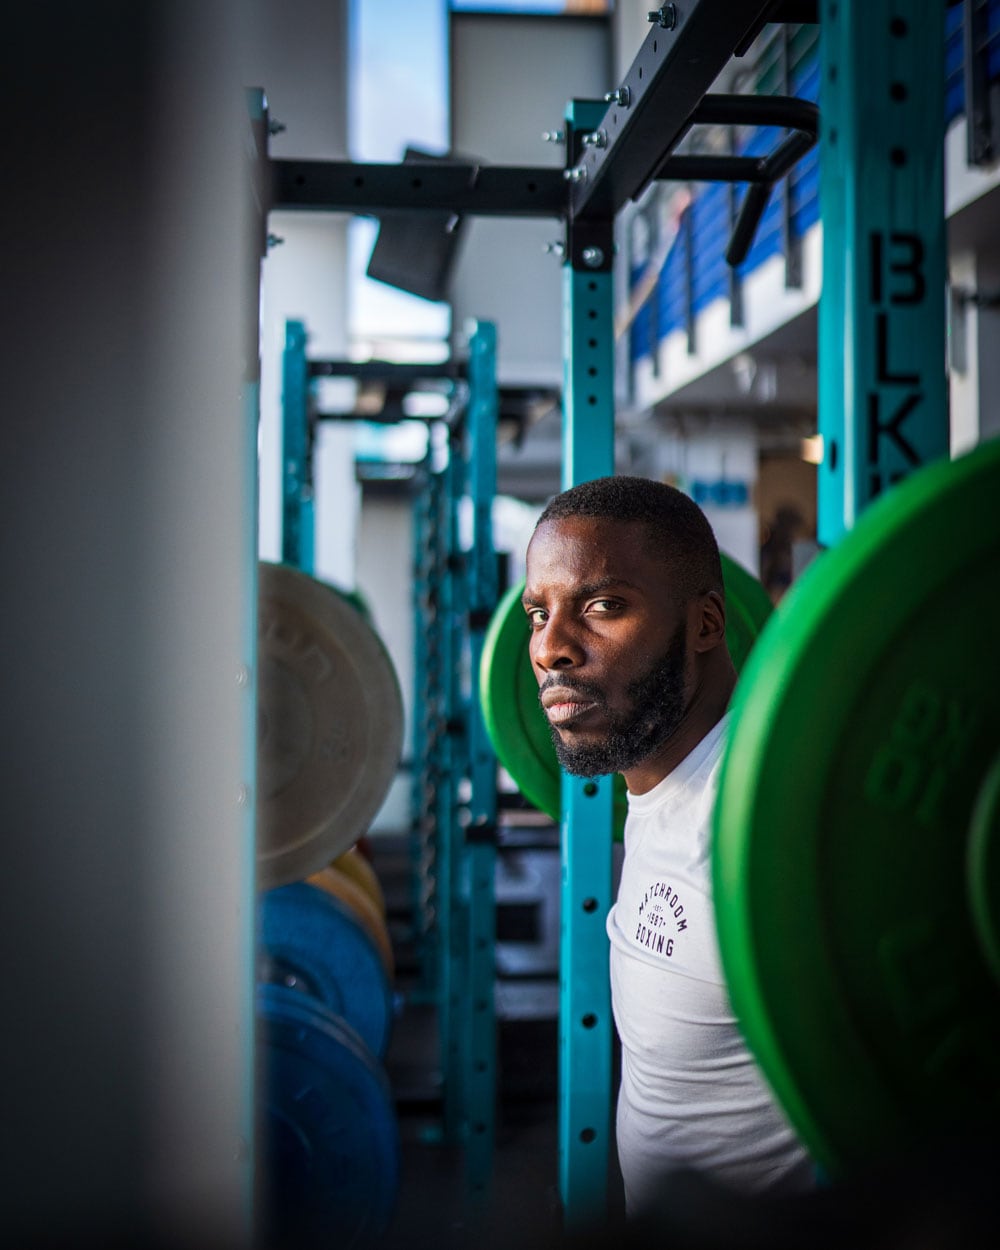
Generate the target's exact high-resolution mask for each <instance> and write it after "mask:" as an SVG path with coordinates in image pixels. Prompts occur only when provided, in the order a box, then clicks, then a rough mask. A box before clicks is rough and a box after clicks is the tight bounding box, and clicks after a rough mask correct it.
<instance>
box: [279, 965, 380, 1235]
mask: <svg viewBox="0 0 1000 1250" xmlns="http://www.w3.org/2000/svg"><path fill="white" fill-rule="evenodd" d="M257 1054H258V1070H259V1081H260V1096H259V1100H258V1107H259V1112H258V1190H259V1194H260V1199H261V1201H260V1206H261V1208H262V1214H263V1220H262V1224H263V1229H262V1232H263V1237H262V1239H261V1244H262V1245H269V1246H282V1245H283V1246H292V1245H303V1246H305V1245H316V1246H320V1245H330V1246H343V1247H348V1246H365V1247H366V1246H370V1245H374V1244H375V1241H376V1239H377V1238H378V1237H379V1236H381V1235H382V1234H383V1233H384V1232H385V1229H386V1227H387V1226H388V1224H389V1221H390V1218H391V1215H392V1211H393V1206H394V1203H395V1199H396V1194H397V1191H398V1188H399V1136H398V1129H397V1125H396V1120H395V1111H394V1107H393V1102H392V1098H391V1095H390V1091H389V1087H388V1083H387V1081H386V1079H385V1073H384V1072H383V1070H382V1068H381V1065H380V1064H379V1063H378V1062H377V1061H376V1060H375V1059H374V1058H373V1056H372V1055H371V1054H370V1053H369V1052H368V1050H367V1049H366V1048H365V1046H364V1044H363V1043H362V1042H361V1040H360V1038H358V1036H357V1034H356V1033H354V1031H353V1030H352V1029H351V1028H350V1026H349V1025H347V1024H346V1023H345V1022H344V1021H343V1020H340V1019H338V1017H337V1016H336V1015H335V1014H334V1013H333V1012H331V1011H329V1010H328V1009H327V1008H325V1007H323V1006H322V1005H321V1004H320V1003H317V1002H316V1001H315V1000H313V999H310V998H308V997H307V996H306V995H304V994H300V993H297V992H296V991H295V990H290V989H286V988H284V987H282V986H278V985H262V986H259V987H258V990H257Z"/></svg>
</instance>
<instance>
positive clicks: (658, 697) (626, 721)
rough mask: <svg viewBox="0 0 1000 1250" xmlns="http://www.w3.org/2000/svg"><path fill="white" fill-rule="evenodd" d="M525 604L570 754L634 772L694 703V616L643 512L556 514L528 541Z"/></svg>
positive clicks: (584, 772) (556, 728)
mask: <svg viewBox="0 0 1000 1250" xmlns="http://www.w3.org/2000/svg"><path fill="white" fill-rule="evenodd" d="M527 565H528V574H527V585H526V587H525V593H524V606H525V611H526V612H527V615H528V619H529V621H530V623H531V636H530V641H529V653H530V655H531V662H532V667H533V668H534V672H535V677H536V678H537V680H538V684H539V697H540V699H541V701H542V705H543V707H544V708H545V714H546V716H547V718H548V721H549V725H550V726H551V728H552V737H553V741H554V743H555V747H556V754H557V756H558V758H559V762H560V764H561V765H562V766H563V768H565V769H566V770H567V771H568V772H571V773H575V774H577V775H579V776H586V777H594V776H598V775H600V774H604V773H611V772H627V771H628V770H629V769H630V768H633V767H634V766H635V765H636V764H638V763H641V762H642V761H643V760H645V759H647V758H648V757H649V756H650V755H651V754H652V753H653V752H654V751H655V750H656V749H657V748H658V747H659V746H661V745H662V744H663V743H664V742H666V741H667V739H668V738H669V737H670V736H671V735H672V734H673V733H674V731H675V730H676V729H677V727H678V725H679V724H680V722H681V720H682V718H683V715H684V711H685V708H686V705H687V699H686V692H687V672H688V658H687V616H686V612H685V610H684V607H683V606H682V604H681V603H680V602H679V601H678V598H677V592H676V589H675V588H674V587H673V586H672V584H671V582H672V579H671V573H670V566H669V565H668V564H667V563H666V562H665V561H664V560H662V559H657V558H655V557H654V556H652V555H650V554H649V553H648V552H647V551H646V533H645V528H644V526H642V525H641V524H637V523H635V522H630V521H614V520H605V519H601V518H595V517H567V518H565V519H563V520H557V521H546V522H545V523H544V524H543V525H541V526H539V528H538V529H537V530H536V531H535V534H534V536H533V538H532V540H531V543H530V544H529V546H528V557H527Z"/></svg>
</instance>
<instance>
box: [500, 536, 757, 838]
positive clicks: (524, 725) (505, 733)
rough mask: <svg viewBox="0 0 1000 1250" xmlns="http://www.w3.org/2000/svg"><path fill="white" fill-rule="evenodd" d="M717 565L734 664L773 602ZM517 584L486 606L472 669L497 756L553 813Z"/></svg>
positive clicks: (549, 760)
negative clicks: (485, 625) (487, 617)
mask: <svg viewBox="0 0 1000 1250" xmlns="http://www.w3.org/2000/svg"><path fill="white" fill-rule="evenodd" d="M722 573H723V578H724V580H725V587H726V644H727V645H728V647H729V653H730V655H731V656H732V658H733V663H734V664H735V665H736V669H737V671H739V670H740V669H741V668H742V666H743V663H744V661H745V660H746V657H747V655H748V653H749V651H750V647H751V645H752V644H753V641H754V639H755V638H756V637H757V634H758V633H759V632H760V630H761V628H762V627H763V624H764V622H765V621H766V620H767V618H768V616H769V614H770V612H771V609H772V605H771V600H770V597H769V596H768V593H767V591H766V590H765V589H764V587H763V586H762V585H761V583H760V582H759V581H758V580H757V579H756V578H755V577H754V576H753V575H752V574H751V573H748V572H747V571H746V569H744V568H743V567H742V565H739V564H737V563H736V561H735V560H731V559H730V558H729V557H728V556H725V555H723V557H722ZM523 592H524V583H523V582H520V583H519V584H518V585H516V586H512V587H511V588H510V590H508V591H507V593H506V594H505V595H504V597H503V598H502V599H501V601H500V603H499V604H498V606H497V609H496V611H495V612H494V614H493V619H492V620H491V622H490V626H489V629H488V630H487V633H486V639H485V641H484V644H483V655H482V661H481V664H480V669H479V679H480V681H479V693H480V700H481V703H482V708H483V719H484V720H485V722H486V729H487V732H488V733H489V735H490V739H491V741H492V742H493V747H494V750H495V751H496V753H497V758H498V759H499V760H500V762H501V764H503V766H504V768H506V770H507V771H508V772H509V773H510V775H511V777H512V778H513V779H514V782H515V783H516V785H517V787H518V789H519V790H520V791H521V793H522V794H523V795H524V797H525V798H526V799H527V800H528V802H529V803H532V804H533V805H534V806H535V807H537V808H538V809H539V810H540V811H543V812H545V813H546V814H547V815H549V816H551V817H552V819H553V820H558V819H559V808H560V770H559V764H558V762H557V760H556V753H555V748H554V747H553V745H552V736H551V734H550V732H549V724H548V721H547V720H546V719H545V714H544V712H543V711H542V708H541V705H540V704H539V702H538V683H537V682H536V680H535V676H534V673H533V672H532V669H531V660H530V659H529V658H528V625H527V619H526V617H525V615H524V609H523V608H522V607H521V595H522V594H523ZM615 785H616V789H615V836H616V837H619V838H620V837H621V832H622V828H623V826H624V823H625V806H626V804H625V786H624V783H623V782H622V780H621V778H618V779H617V780H616V783H615Z"/></svg>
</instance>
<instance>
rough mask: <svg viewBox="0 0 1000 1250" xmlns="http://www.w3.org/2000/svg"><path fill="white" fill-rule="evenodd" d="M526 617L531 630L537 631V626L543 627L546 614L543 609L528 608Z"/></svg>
mask: <svg viewBox="0 0 1000 1250" xmlns="http://www.w3.org/2000/svg"><path fill="white" fill-rule="evenodd" d="M526 615H527V617H528V624H529V625H530V626H531V627H532V629H537V628H538V626H539V625H544V624H545V621H546V619H547V613H546V611H545V609H544V608H529V609H528V611H527V613H526Z"/></svg>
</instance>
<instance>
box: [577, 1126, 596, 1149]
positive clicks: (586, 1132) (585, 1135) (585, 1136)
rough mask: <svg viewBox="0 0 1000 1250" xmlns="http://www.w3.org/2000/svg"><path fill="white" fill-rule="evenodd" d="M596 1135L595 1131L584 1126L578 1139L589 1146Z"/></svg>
mask: <svg viewBox="0 0 1000 1250" xmlns="http://www.w3.org/2000/svg"><path fill="white" fill-rule="evenodd" d="M596 1136H597V1133H596V1132H595V1131H594V1130H593V1129H592V1128H585V1129H583V1130H582V1131H581V1133H580V1140H581V1141H582V1142H583V1143H584V1144H585V1145H587V1146H589V1145H590V1143H591V1142H592V1141H593V1140H594V1138H595V1137H596Z"/></svg>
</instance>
